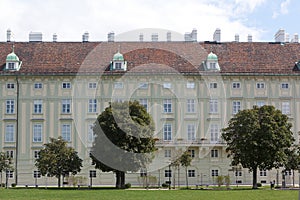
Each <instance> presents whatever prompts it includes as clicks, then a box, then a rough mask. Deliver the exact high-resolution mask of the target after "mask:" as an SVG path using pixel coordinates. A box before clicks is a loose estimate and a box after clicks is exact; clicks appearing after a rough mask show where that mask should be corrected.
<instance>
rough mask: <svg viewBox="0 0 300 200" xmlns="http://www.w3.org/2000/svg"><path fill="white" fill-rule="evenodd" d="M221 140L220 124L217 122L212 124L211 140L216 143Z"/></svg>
mask: <svg viewBox="0 0 300 200" xmlns="http://www.w3.org/2000/svg"><path fill="white" fill-rule="evenodd" d="M218 141H219V126H218V125H217V124H211V125H210V142H211V143H216V142H218Z"/></svg>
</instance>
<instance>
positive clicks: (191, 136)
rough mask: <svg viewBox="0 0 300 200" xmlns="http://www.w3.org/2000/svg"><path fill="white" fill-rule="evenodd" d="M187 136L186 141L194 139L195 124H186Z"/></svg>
mask: <svg viewBox="0 0 300 200" xmlns="http://www.w3.org/2000/svg"><path fill="white" fill-rule="evenodd" d="M187 138H188V141H194V140H196V125H195V124H188V125H187Z"/></svg>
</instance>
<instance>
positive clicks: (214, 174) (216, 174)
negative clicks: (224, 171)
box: [211, 169, 219, 176]
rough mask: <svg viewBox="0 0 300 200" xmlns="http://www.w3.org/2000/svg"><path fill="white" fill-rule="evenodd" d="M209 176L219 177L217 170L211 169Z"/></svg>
mask: <svg viewBox="0 0 300 200" xmlns="http://www.w3.org/2000/svg"><path fill="white" fill-rule="evenodd" d="M211 176H219V170H217V169H212V170H211Z"/></svg>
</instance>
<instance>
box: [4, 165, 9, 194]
mask: <svg viewBox="0 0 300 200" xmlns="http://www.w3.org/2000/svg"><path fill="white" fill-rule="evenodd" d="M8 165H9V160H5V188H6V189H7V187H8Z"/></svg>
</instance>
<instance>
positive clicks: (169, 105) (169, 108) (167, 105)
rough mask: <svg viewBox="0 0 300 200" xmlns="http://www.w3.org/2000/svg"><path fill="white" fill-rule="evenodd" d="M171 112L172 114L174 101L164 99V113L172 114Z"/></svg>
mask: <svg viewBox="0 0 300 200" xmlns="http://www.w3.org/2000/svg"><path fill="white" fill-rule="evenodd" d="M171 112H172V100H171V99H164V113H171Z"/></svg>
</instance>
